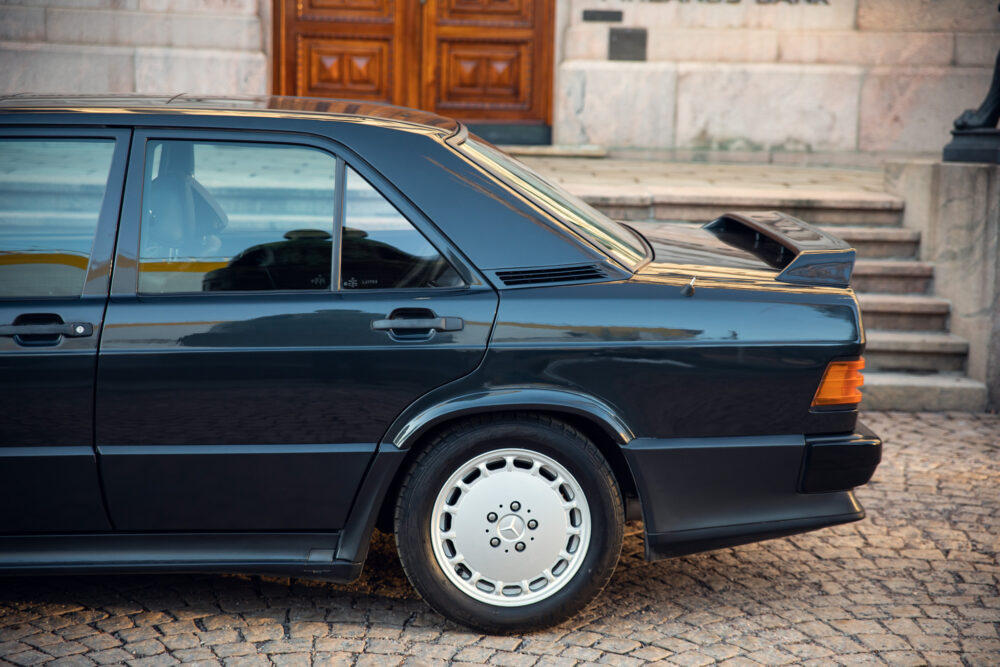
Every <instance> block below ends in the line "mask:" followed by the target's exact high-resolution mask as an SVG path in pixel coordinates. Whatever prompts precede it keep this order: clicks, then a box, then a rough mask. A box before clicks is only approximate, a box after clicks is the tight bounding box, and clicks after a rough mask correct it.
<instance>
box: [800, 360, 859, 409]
mask: <svg viewBox="0 0 1000 667" xmlns="http://www.w3.org/2000/svg"><path fill="white" fill-rule="evenodd" d="M864 367H865V360H864V358H859V359H858V360H857V361H831V362H830V365H829V366H827V367H826V373H824V374H823V381H822V382H820V383H819V389H817V390H816V396H815V397H814V398H813V402H812V404H813V406H817V405H850V404H857V403H860V402H861V385H863V384H864V383H865V377H864V376H863V375H862V374H861V369H862V368H864Z"/></svg>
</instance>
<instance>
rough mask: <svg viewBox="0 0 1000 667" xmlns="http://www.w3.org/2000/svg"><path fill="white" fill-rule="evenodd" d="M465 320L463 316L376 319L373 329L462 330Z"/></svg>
mask: <svg viewBox="0 0 1000 667" xmlns="http://www.w3.org/2000/svg"><path fill="white" fill-rule="evenodd" d="M464 327H465V322H464V321H463V320H462V318H461V317H434V318H420V319H416V318H409V317H397V318H393V319H388V320H375V321H374V322H372V329H375V330H376V331H388V330H394V331H400V330H405V329H433V330H434V331H461V330H462V329H463V328H464Z"/></svg>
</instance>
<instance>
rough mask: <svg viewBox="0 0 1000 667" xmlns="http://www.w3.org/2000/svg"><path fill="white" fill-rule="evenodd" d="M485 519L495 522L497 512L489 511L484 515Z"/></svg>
mask: <svg viewBox="0 0 1000 667" xmlns="http://www.w3.org/2000/svg"><path fill="white" fill-rule="evenodd" d="M486 520H487V521H489V522H490V523H494V522H496V520H497V513H496V512H490V513H489V514H487V515H486Z"/></svg>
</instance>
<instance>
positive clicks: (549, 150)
mask: <svg viewBox="0 0 1000 667" xmlns="http://www.w3.org/2000/svg"><path fill="white" fill-rule="evenodd" d="M497 148H499V149H500V150H502V151H503V152H505V153H510V154H511V155H516V156H517V157H519V158H523V157H574V158H603V157H606V156H607V154H608V149H606V148H605V147H604V146H597V145H595V144H581V145H575V144H552V145H550V146H545V145H539V146H534V145H530V144H510V145H503V146H498V147H497Z"/></svg>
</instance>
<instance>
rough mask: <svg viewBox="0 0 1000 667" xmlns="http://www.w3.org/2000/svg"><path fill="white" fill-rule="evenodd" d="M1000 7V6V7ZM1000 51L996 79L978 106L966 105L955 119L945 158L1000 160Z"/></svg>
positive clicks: (996, 162) (994, 75) (996, 66)
mask: <svg viewBox="0 0 1000 667" xmlns="http://www.w3.org/2000/svg"><path fill="white" fill-rule="evenodd" d="M998 9H1000V8H998ZM998 120H1000V53H997V61H996V64H995V65H993V80H992V81H991V82H990V89H989V91H987V93H986V99H984V100H983V103H982V104H980V105H979V108H978V109H966V110H965V111H963V112H962V115H961V116H959V117H958V118H956V119H955V128H954V129H953V130H952V131H951V141H950V142H948V144H947V145H946V146H945V147H944V150H943V151H942V158H943V159H944V161H945V162H983V163H987V164H1000V130H998V129H997V121H998Z"/></svg>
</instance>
